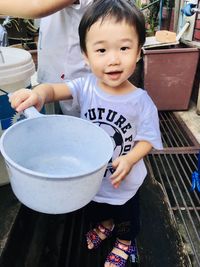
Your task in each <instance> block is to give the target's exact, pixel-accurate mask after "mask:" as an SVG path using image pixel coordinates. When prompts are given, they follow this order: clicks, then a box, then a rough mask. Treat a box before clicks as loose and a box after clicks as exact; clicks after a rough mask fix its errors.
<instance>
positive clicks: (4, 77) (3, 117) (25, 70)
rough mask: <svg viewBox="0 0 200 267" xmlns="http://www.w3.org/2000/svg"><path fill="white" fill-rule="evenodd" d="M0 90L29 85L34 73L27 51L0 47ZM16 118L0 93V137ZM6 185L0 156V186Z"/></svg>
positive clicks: (6, 180) (11, 90) (5, 96)
mask: <svg viewBox="0 0 200 267" xmlns="http://www.w3.org/2000/svg"><path fill="white" fill-rule="evenodd" d="M0 50H1V55H2V56H1V59H0V89H3V90H4V91H6V92H8V93H11V92H13V91H15V90H17V89H20V88H24V87H28V86H30V84H31V76H32V75H33V74H34V73H35V65H34V63H33V60H32V56H31V54H30V53H29V52H28V51H25V50H22V49H18V48H11V47H0ZM17 119H18V117H17V116H16V112H15V110H14V109H12V108H11V106H10V103H9V102H8V97H7V95H6V94H4V93H2V92H1V91H0V136H1V134H2V133H3V131H4V130H5V129H7V128H8V127H9V126H11V125H12V124H13V123H14V122H15V121H16V120H17ZM7 183H8V176H7V172H6V170H5V166H4V163H3V159H2V156H1V154H0V185H4V184H7Z"/></svg>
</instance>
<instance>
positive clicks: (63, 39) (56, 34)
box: [37, 0, 93, 83]
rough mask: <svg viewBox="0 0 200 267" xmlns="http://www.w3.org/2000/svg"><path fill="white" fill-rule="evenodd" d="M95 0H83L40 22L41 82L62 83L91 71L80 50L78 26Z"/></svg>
mask: <svg viewBox="0 0 200 267" xmlns="http://www.w3.org/2000/svg"><path fill="white" fill-rule="evenodd" d="M92 2H93V1H92V0H80V4H73V5H71V6H69V7H66V8H64V9H62V10H61V11H58V12H56V13H54V14H52V15H50V16H47V17H44V18H42V19H41V22H40V31H39V41H38V71H37V72H38V74H37V75H38V82H40V83H45V82H49V83H60V82H63V80H65V79H70V80H71V79H75V78H78V77H81V76H83V75H84V74H86V73H88V72H89V69H88V67H87V65H86V64H85V62H84V60H83V56H82V54H81V51H80V45H79V36H78V26H79V23H80V20H81V18H82V15H83V13H84V12H85V10H86V9H87V7H88V5H89V4H90V3H92Z"/></svg>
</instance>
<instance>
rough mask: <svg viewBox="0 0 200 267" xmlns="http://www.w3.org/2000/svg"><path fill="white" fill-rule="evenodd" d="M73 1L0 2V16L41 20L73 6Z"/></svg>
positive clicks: (32, 0) (16, 0) (21, 0)
mask: <svg viewBox="0 0 200 267" xmlns="http://www.w3.org/2000/svg"><path fill="white" fill-rule="evenodd" d="M74 2H76V1H75V0H42V1H41V0H29V1H27V0H14V1H13V0H0V14H1V15H7V16H12V17H18V18H42V17H45V16H47V15H50V14H53V13H55V12H57V11H58V10H61V9H63V8H64V7H66V6H68V5H71V4H73V3H74Z"/></svg>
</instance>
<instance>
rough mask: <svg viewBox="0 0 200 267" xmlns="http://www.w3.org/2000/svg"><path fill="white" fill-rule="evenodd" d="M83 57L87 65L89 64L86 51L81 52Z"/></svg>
mask: <svg viewBox="0 0 200 267" xmlns="http://www.w3.org/2000/svg"><path fill="white" fill-rule="evenodd" d="M83 58H84V60H85V62H86V64H87V65H88V66H89V65H90V64H89V60H88V56H87V54H86V53H83Z"/></svg>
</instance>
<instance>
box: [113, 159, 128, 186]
mask: <svg viewBox="0 0 200 267" xmlns="http://www.w3.org/2000/svg"><path fill="white" fill-rule="evenodd" d="M112 166H113V168H114V169H116V170H115V172H114V173H113V174H112V175H111V176H110V179H111V183H112V185H113V187H114V188H118V187H119V186H120V184H121V182H122V181H123V180H124V179H125V178H126V176H127V174H128V173H129V172H130V170H131V168H132V166H133V165H132V163H131V162H130V161H129V160H128V158H127V156H126V155H124V156H120V157H118V158H116V159H115V160H114V161H113V163H112Z"/></svg>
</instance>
